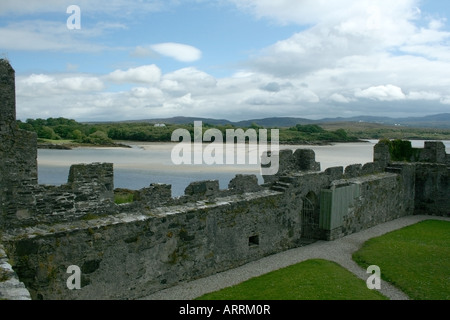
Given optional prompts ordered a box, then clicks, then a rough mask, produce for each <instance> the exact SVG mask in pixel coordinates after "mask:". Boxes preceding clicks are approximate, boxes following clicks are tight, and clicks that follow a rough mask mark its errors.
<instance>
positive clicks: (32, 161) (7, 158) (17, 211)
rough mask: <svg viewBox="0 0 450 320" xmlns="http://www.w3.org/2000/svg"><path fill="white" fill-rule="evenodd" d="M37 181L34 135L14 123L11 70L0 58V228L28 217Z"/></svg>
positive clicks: (35, 138) (14, 109)
mask: <svg viewBox="0 0 450 320" xmlns="http://www.w3.org/2000/svg"><path fill="white" fill-rule="evenodd" d="M36 185H37V137H36V135H35V134H34V133H31V132H27V131H24V130H20V129H18V127H17V124H16V92H15V71H14V69H13V68H12V67H11V65H10V64H9V62H8V61H7V60H5V59H0V229H1V228H5V227H8V226H9V225H10V222H11V221H13V220H17V219H19V220H20V219H27V218H29V217H30V215H31V212H29V208H30V207H31V206H30V205H31V204H32V203H33V202H34V200H33V196H32V188H33V187H34V186H36Z"/></svg>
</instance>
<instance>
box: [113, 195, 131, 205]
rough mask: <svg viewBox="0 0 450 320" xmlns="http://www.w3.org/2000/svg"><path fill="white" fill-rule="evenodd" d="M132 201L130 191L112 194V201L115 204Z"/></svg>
mask: <svg viewBox="0 0 450 320" xmlns="http://www.w3.org/2000/svg"><path fill="white" fill-rule="evenodd" d="M133 201H134V194H132V193H116V194H115V195H114V202H115V203H116V204H123V203H131V202H133Z"/></svg>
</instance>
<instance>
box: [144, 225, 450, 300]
mask: <svg viewBox="0 0 450 320" xmlns="http://www.w3.org/2000/svg"><path fill="white" fill-rule="evenodd" d="M429 219H434V220H445V221H450V218H445V217H434V216H408V217H403V218H400V219H396V220H394V221H390V222H386V223H383V224H380V225H377V226H375V227H373V228H370V229H367V230H364V231H361V232H358V233H355V234H352V235H349V236H346V237H344V238H341V239H338V240H335V241H318V242H315V243H313V244H310V245H307V246H304V247H300V248H296V249H291V250H288V251H285V252H281V253H278V254H275V255H272V256H269V257H265V258H263V259H260V260H257V261H254V262H250V263H248V264H246V265H243V266H241V267H238V268H236V269H232V270H228V271H225V272H221V273H218V274H214V275H212V276H209V277H206V278H203V279H199V280H195V281H191V282H185V283H181V284H179V285H177V286H175V287H171V288H168V289H165V290H162V291H159V292H156V293H154V294H152V295H150V296H148V297H145V298H143V299H145V300H192V299H195V298H197V297H199V296H201V295H203V294H205V293H209V292H214V291H217V290H220V289H223V288H226V287H229V286H232V285H236V284H239V283H241V282H243V281H246V280H248V279H250V278H253V277H257V276H260V275H263V274H265V273H268V272H271V271H274V270H278V269H280V268H284V267H287V266H290V265H293V264H296V263H299V262H302V261H305V260H309V259H326V260H331V261H334V262H336V263H338V264H340V265H341V266H343V267H345V268H346V269H348V270H349V271H351V272H352V273H354V274H355V275H356V276H358V277H359V278H361V279H363V280H364V281H366V280H367V278H368V277H369V276H370V275H369V274H367V272H366V270H365V269H363V268H361V267H359V266H358V265H357V264H356V263H355V262H354V261H353V260H352V254H353V252H355V251H357V250H358V249H359V248H360V247H361V246H362V244H363V243H364V242H366V241H367V240H369V239H371V238H374V237H378V236H381V235H383V234H385V233H388V232H391V231H394V230H397V229H401V228H403V227H406V226H409V225H412V224H415V223H418V222H420V221H423V220H429ZM381 272H383V270H381ZM380 292H381V293H382V294H384V295H385V296H387V297H388V298H390V299H391V300H408V297H407V296H406V295H405V294H404V293H403V292H401V291H400V290H398V289H396V288H395V287H393V286H392V285H390V284H389V283H387V282H384V281H382V282H381V290H380Z"/></svg>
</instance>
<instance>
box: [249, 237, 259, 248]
mask: <svg viewBox="0 0 450 320" xmlns="http://www.w3.org/2000/svg"><path fill="white" fill-rule="evenodd" d="M248 245H249V246H250V247H253V246H259V235H254V236H251V237H249V238H248Z"/></svg>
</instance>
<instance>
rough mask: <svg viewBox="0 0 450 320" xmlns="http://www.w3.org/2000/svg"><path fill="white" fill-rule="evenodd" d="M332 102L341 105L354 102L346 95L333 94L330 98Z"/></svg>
mask: <svg viewBox="0 0 450 320" xmlns="http://www.w3.org/2000/svg"><path fill="white" fill-rule="evenodd" d="M329 99H330V100H331V101H334V102H339V103H349V102H351V101H354V99H352V98H347V97H345V96H344V95H342V94H340V93H333V94H332V95H331V96H330V98H329Z"/></svg>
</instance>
